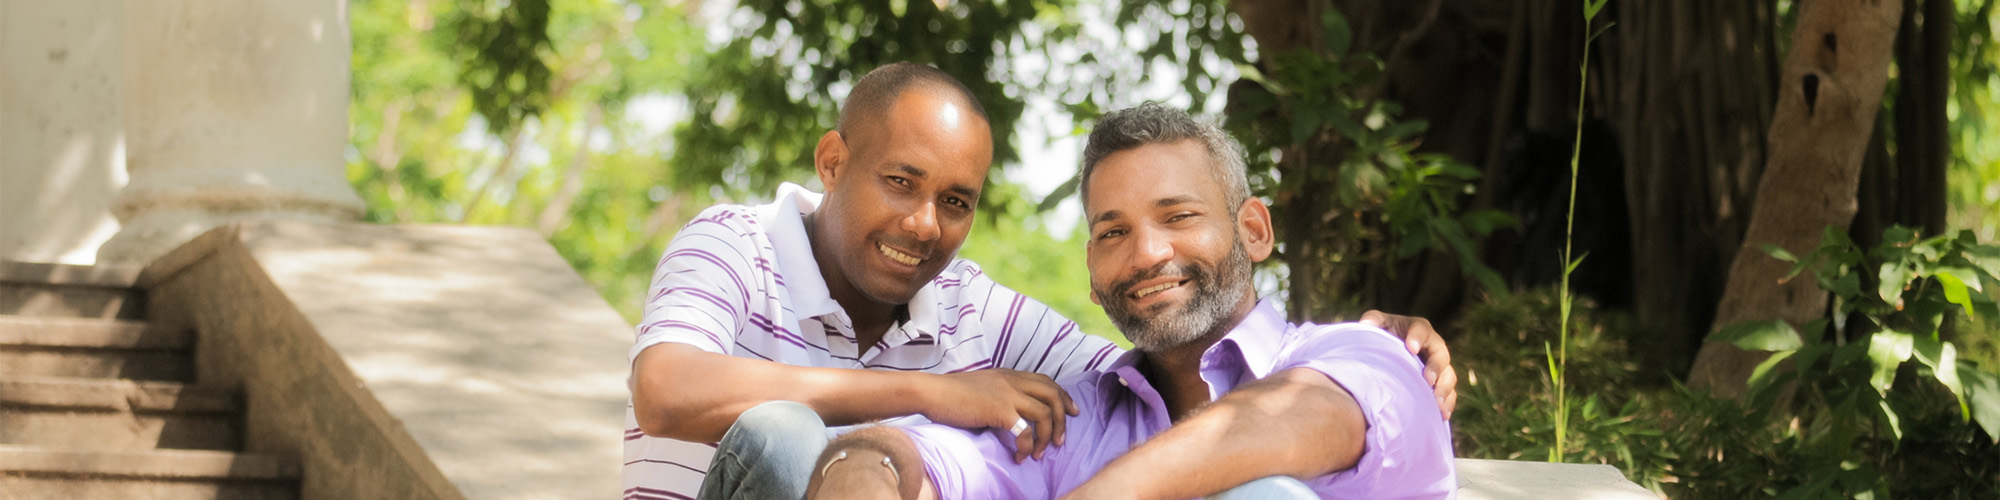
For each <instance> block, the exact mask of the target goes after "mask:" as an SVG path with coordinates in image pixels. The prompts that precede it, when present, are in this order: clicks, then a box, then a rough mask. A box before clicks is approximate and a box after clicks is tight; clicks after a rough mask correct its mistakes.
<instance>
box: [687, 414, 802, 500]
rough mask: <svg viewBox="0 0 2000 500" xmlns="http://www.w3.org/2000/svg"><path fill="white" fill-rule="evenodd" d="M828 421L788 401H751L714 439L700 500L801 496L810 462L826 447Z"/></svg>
mask: <svg viewBox="0 0 2000 500" xmlns="http://www.w3.org/2000/svg"><path fill="white" fill-rule="evenodd" d="M826 443H827V440H826V422H823V421H821V420H820V418H819V414H818V413H814V412H813V411H812V408H807V407H806V405H802V404H798V403H794V402H791V401H772V402H768V403H764V404H760V405H757V406H753V407H750V409H749V410H747V411H744V412H743V415H741V416H738V417H736V423H735V424H733V425H730V426H729V432H726V433H723V435H722V441H721V442H719V443H716V450H715V461H714V462H713V463H710V464H709V466H708V477H707V478H705V479H703V480H702V482H701V492H700V493H699V495H698V497H699V498H700V499H701V500H736V499H773V498H778V499H789V500H797V499H800V498H805V496H806V483H807V481H809V480H811V479H812V473H813V465H814V464H816V463H818V462H819V454H820V452H822V451H825V450H826Z"/></svg>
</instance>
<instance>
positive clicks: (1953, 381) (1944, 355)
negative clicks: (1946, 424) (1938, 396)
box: [1931, 342, 1972, 419]
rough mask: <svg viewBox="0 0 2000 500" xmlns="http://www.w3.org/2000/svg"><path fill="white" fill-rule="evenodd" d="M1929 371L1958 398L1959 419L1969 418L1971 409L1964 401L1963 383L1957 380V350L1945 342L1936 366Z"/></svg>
mask: <svg viewBox="0 0 2000 500" xmlns="http://www.w3.org/2000/svg"><path fill="white" fill-rule="evenodd" d="M1931 371H1932V372H1934V374H1935V375H1936V376H1937V379H1938V383H1940V384H1944V386H1945V388H1948V389H1951V394H1952V395H1953V396H1957V397H1958V414H1959V416H1960V417H1961V419H1963V418H1969V417H1971V416H1972V409H1971V408H1970V407H1969V405H1968V404H1966V401H1965V382H1964V381H1963V380H1960V379H1959V378H1958V348H1957V347H1956V346H1953V345H1951V343H1950V342H1945V343H1944V348H1943V349H1941V350H1940V351H1939V353H1938V366H1937V368H1935V369H1933V370H1931Z"/></svg>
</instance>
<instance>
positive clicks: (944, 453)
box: [904, 301, 1458, 500]
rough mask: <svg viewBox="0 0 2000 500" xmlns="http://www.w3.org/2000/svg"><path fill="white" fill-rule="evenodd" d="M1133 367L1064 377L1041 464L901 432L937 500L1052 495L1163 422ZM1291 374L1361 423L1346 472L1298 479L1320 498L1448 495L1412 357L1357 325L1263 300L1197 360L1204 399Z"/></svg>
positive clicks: (980, 437) (982, 444) (1132, 361)
mask: <svg viewBox="0 0 2000 500" xmlns="http://www.w3.org/2000/svg"><path fill="white" fill-rule="evenodd" d="M1138 360H1139V353H1137V352H1131V353H1126V354H1125V355H1123V356H1120V357H1119V358H1117V360H1116V361H1114V362H1113V363H1112V364H1110V365H1109V366H1107V367H1105V368H1103V369H1100V370H1096V371H1092V372H1087V373H1084V374H1081V375H1078V376H1076V377H1073V378H1070V379H1067V380H1064V382H1063V386H1064V387H1065V388H1066V389H1068V390H1069V393H1070V396H1071V397H1073V398H1075V400H1076V404H1077V407H1078V408H1079V409H1080V410H1081V414H1080V415H1078V416H1075V417H1071V418H1070V419H1069V423H1068V427H1067V436H1066V437H1065V442H1066V443H1067V444H1066V445H1064V446H1061V447H1051V448H1049V451H1048V452H1047V454H1046V455H1045V456H1044V458H1043V459H1041V460H1033V459H1030V460H1027V461H1024V462H1022V463H1020V464H1016V463H1014V461H1013V451H1012V449H1013V447H1012V445H1011V444H1006V443H1011V442H1012V437H1011V436H1008V435H1007V434H1005V431H993V430H988V431H980V432H972V431H966V430H962V429H957V428H953V427H947V426H943V425H936V424H929V425H919V426H912V427H906V428H904V431H905V432H906V433H908V434H909V435H910V437H911V438H912V439H913V440H914V441H915V442H916V445H917V448H918V450H919V453H921V454H922V455H923V457H924V461H925V462H926V463H927V464H928V467H929V470H930V476H931V481H932V482H933V483H934V484H936V485H937V489H938V493H939V497H940V498H944V499H946V500H987V499H996V500H997V499H1008V500H1013V499H1049V498H1055V497H1057V496H1060V495H1061V494H1062V493H1064V492H1067V491H1069V490H1071V489H1074V488H1076V487H1077V486H1078V485H1081V484H1083V482H1084V481H1085V480H1087V479H1090V477H1091V475H1093V474H1095V473H1096V472H1097V471H1098V470H1100V469H1103V468H1104V466H1105V464H1108V463H1110V462H1111V461H1112V460H1113V459H1116V458H1118V457H1119V456H1120V455H1123V454H1125V452H1126V451H1128V450H1130V449H1132V447H1134V446H1138V445H1139V444H1140V443H1143V442H1145V441H1146V439H1147V438H1149V437H1152V436H1153V435H1155V434H1159V433H1161V432H1164V431H1166V430H1167V428H1168V427H1169V426H1170V425H1172V424H1171V422H1170V415H1169V414H1168V412H1167V407H1166V404H1165V403H1164V402H1162V401H1161V399H1160V395H1159V393H1158V392H1156V391H1155V390H1154V389H1153V387H1152V384H1150V383H1148V381H1147V380H1146V378H1145V377H1144V376H1142V375H1141V374H1140V371H1139V369H1138V366H1137V365H1136V363H1137V362H1138ZM1291 368H1308V369H1312V370H1317V371H1319V372H1320V373H1324V374H1326V376H1327V377H1329V378H1331V379H1333V380H1334V381H1335V382H1337V383H1339V384H1340V385H1341V387H1343V388H1345V389H1347V392H1348V393H1349V394H1352V395H1353V396H1354V400H1355V401H1356V402H1358V403H1360V405H1361V409H1362V415H1363V417H1364V418H1365V419H1366V420H1367V422H1368V431H1367V434H1366V436H1367V437H1366V443H1365V446H1364V448H1363V450H1362V453H1361V458H1360V462H1359V463H1358V464H1356V465H1355V467H1354V468H1352V469H1348V470H1344V471H1340V472H1334V473H1331V474H1326V475H1323V476H1319V477H1316V478H1312V479H1311V480H1308V481H1306V485H1307V486H1310V487H1311V488H1312V489H1313V491H1314V492H1316V493H1318V494H1319V496H1320V497H1321V498H1368V499H1396V498H1450V497H1452V496H1453V491H1454V490H1455V489H1456V488H1457V485H1458V480H1457V478H1456V477H1455V474H1454V472H1453V470H1452V448H1451V431H1450V428H1449V427H1448V425H1447V423H1446V422H1445V421H1444V420H1443V419H1441V418H1439V417H1438V411H1437V402H1436V400H1434V399H1432V397H1431V388H1430V385H1429V384H1427V383H1426V382H1425V381H1424V377H1423V373H1422V370H1423V368H1422V366H1421V365H1419V363H1418V361H1417V358H1416V357H1415V356H1411V355H1410V352H1409V351H1408V350H1407V349H1406V348H1404V347H1403V343H1402V341H1400V340H1397V339H1396V337H1394V336H1392V335H1390V334H1389V333H1388V332H1385V331H1382V330H1381V329H1378V328H1374V327H1370V326H1366V325H1361V324H1358V323H1342V324H1336V325H1316V324H1304V325H1290V324H1286V323H1285V321H1284V315H1283V314H1282V313H1280V312H1278V310H1277V309H1276V308H1275V307H1274V306H1272V305H1271V304H1270V302H1269V301H1264V302H1260V303H1258V304H1257V307H1256V309H1255V310H1254V311H1252V312H1251V313H1250V315H1249V316H1248V317H1247V318H1245V319H1244V320H1243V322H1242V323H1241V324H1238V325H1237V326H1236V328H1234V329H1232V330H1230V332H1229V333H1228V334H1227V335H1226V336H1224V337H1223V339H1222V340H1221V341H1220V342H1217V343H1216V344H1215V345H1214V346H1211V347H1209V349H1208V351H1207V352H1204V353H1202V358H1201V378H1202V379H1203V380H1206V381H1207V382H1208V386H1209V392H1210V397H1211V400H1213V399H1215V398H1220V397H1221V396H1222V395H1223V394H1226V393H1228V392H1229V391H1230V390H1233V389H1235V388H1236V387H1237V386H1239V385H1242V384H1244V383H1246V382H1250V381H1252V380H1257V379H1260V378H1263V377H1265V376H1267V375H1270V374H1271V373H1274V372H1277V371H1279V370H1285V369H1291ZM1003 441H1005V442H1006V443H1003Z"/></svg>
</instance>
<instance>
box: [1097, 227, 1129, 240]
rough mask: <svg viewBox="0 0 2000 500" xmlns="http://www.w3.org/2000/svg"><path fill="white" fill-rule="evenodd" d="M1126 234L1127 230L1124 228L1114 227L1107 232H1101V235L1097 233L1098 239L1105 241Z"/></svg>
mask: <svg viewBox="0 0 2000 500" xmlns="http://www.w3.org/2000/svg"><path fill="white" fill-rule="evenodd" d="M1124 235H1125V230H1123V229H1113V230H1110V231H1105V232H1104V233H1103V234H1099V235H1097V240H1098V241H1104V240H1108V239H1112V238H1116V237H1119V236H1124Z"/></svg>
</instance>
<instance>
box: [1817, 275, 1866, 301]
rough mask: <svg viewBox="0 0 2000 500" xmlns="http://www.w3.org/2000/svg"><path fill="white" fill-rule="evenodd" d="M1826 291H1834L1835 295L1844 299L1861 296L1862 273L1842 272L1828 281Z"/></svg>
mask: <svg viewBox="0 0 2000 500" xmlns="http://www.w3.org/2000/svg"><path fill="white" fill-rule="evenodd" d="M1826 291H1829V292H1833V293H1834V295H1838V296H1840V297H1841V298H1843V299H1849V300H1852V299H1854V298H1856V297H1860V296H1861V275H1858V274H1854V273H1841V274H1840V277H1839V278H1834V279H1833V281H1831V282H1829V283H1827V287H1826Z"/></svg>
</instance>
